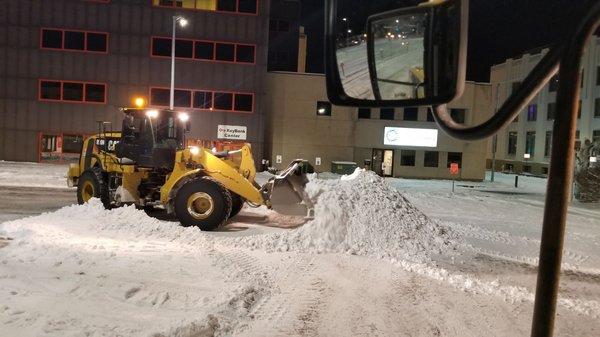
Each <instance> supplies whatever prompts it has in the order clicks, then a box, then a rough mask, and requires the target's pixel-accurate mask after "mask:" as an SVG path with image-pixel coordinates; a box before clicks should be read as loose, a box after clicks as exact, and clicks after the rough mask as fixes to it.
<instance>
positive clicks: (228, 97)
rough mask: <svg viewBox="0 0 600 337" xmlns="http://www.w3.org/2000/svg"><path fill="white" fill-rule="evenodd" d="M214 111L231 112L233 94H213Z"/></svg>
mask: <svg viewBox="0 0 600 337" xmlns="http://www.w3.org/2000/svg"><path fill="white" fill-rule="evenodd" d="M214 97H215V101H214V104H215V109H217V110H225V111H227V110H233V94H232V93H230V92H215V93H214Z"/></svg>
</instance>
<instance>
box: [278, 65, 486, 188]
mask: <svg viewBox="0 0 600 337" xmlns="http://www.w3.org/2000/svg"><path fill="white" fill-rule="evenodd" d="M317 101H327V94H326V88H325V77H324V76H323V75H315V74H294V73H275V72H272V73H268V75H267V110H268V111H269V123H268V127H267V134H266V137H267V141H266V142H267V144H268V145H267V148H268V150H267V153H268V155H267V156H268V158H269V159H270V160H271V162H272V163H273V164H274V166H276V167H278V168H283V167H284V166H285V165H287V163H289V161H291V160H293V159H296V158H305V159H308V160H309V161H310V162H311V163H313V165H314V164H315V158H316V157H320V158H321V159H322V165H321V166H317V167H316V169H317V170H318V171H329V170H330V168H331V161H354V162H356V163H357V164H358V165H359V166H362V165H363V163H364V160H365V159H371V157H372V155H373V149H391V150H394V170H393V175H394V176H397V177H400V176H402V177H416V178H450V177H451V175H450V173H449V170H448V168H447V165H446V164H447V153H448V152H461V153H463V168H462V170H461V175H460V179H465V180H483V179H484V177H485V165H486V150H487V142H486V141H481V142H463V141H458V140H455V139H452V138H450V137H448V136H447V135H445V134H444V133H443V132H441V131H440V132H439V140H438V144H439V145H438V147H437V148H431V149H429V148H428V149H425V148H417V147H414V148H413V147H390V146H385V145H384V144H383V137H384V128H385V127H412V128H430V129H436V128H437V126H436V124H435V123H434V122H427V108H420V109H419V117H418V121H404V120H403V109H396V110H395V120H393V121H392V120H380V119H379V109H372V110H371V118H370V119H359V118H358V113H357V109H356V108H347V107H337V106H333V109H332V116H331V117H328V116H318V115H317V113H316V103H317ZM490 104H491V90H490V86H489V85H486V84H476V83H467V86H466V90H465V93H464V95H463V96H462V97H460V98H459V99H457V100H456V101H454V102H452V104H450V106H451V107H452V108H463V109H466V110H467V114H466V121H465V122H466V124H475V123H480V122H482V121H483V120H485V119H487V118H489V115H490V113H491V106H490ZM401 150H415V151H416V165H415V166H414V167H405V166H401V163H400V159H401V156H400V153H401ZM425 151H438V152H440V155H439V167H438V168H425V167H423V161H424V155H425ZM277 155H282V156H283V162H282V163H281V164H277V163H276V156H277Z"/></svg>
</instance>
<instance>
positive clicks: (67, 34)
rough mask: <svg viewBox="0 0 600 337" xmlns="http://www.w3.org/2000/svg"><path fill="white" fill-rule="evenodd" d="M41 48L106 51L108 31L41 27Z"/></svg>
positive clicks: (91, 51)
mask: <svg viewBox="0 0 600 337" xmlns="http://www.w3.org/2000/svg"><path fill="white" fill-rule="evenodd" d="M40 46H41V48H42V49H53V50H67V51H83V52H90V53H106V52H108V33H102V32H86V31H76V30H64V29H51V28H42V30H41V45H40Z"/></svg>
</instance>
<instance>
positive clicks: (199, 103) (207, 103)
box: [192, 91, 213, 110]
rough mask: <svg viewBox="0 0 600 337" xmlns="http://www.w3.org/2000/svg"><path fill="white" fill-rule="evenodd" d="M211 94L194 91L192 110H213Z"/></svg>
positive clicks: (209, 92)
mask: <svg viewBox="0 0 600 337" xmlns="http://www.w3.org/2000/svg"><path fill="white" fill-rule="evenodd" d="M212 102H213V93H212V92H211V91H194V103H193V106H192V108H194V109H202V110H211V109H212V108H213V104H212Z"/></svg>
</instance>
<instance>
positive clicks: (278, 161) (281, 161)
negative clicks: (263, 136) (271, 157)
mask: <svg viewBox="0 0 600 337" xmlns="http://www.w3.org/2000/svg"><path fill="white" fill-rule="evenodd" d="M275 163H277V164H281V163H283V156H281V155H280V154H278V155H277V156H276V157H275Z"/></svg>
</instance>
